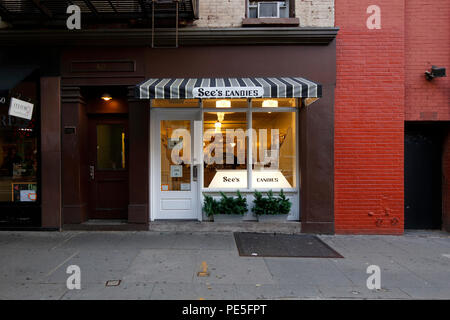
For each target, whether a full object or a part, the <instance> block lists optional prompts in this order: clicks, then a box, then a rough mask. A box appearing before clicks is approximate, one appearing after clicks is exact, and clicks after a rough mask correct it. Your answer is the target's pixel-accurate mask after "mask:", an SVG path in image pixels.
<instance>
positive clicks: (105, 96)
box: [102, 93, 112, 101]
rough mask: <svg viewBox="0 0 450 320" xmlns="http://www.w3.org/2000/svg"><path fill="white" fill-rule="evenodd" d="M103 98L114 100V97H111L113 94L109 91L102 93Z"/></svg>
mask: <svg viewBox="0 0 450 320" xmlns="http://www.w3.org/2000/svg"><path fill="white" fill-rule="evenodd" d="M102 99H103V100H105V101H109V100H112V97H111V95H110V94H109V93H104V94H103V95H102Z"/></svg>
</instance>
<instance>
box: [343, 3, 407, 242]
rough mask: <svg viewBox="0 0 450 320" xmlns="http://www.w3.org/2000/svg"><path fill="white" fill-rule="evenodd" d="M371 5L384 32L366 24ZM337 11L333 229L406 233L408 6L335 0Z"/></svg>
mask: <svg viewBox="0 0 450 320" xmlns="http://www.w3.org/2000/svg"><path fill="white" fill-rule="evenodd" d="M408 1H410V0H408ZM373 4H376V5H378V6H380V7H381V29H380V30H369V29H367V27H366V20H367V18H368V16H369V15H368V14H367V13H366V10H367V7H368V6H370V5H373ZM335 8H336V9H335V12H336V13H335V14H336V26H337V27H340V31H339V35H338V38H337V84H336V101H335V231H336V233H361V234H401V233H403V212H404V208H403V202H404V195H403V149H404V142H403V141H404V114H405V110H404V95H405V92H404V71H405V65H404V26H405V21H404V12H405V7H404V1H401V0H397V1H392V0H376V1H373V0H371V1H367V0H336V2H335Z"/></svg>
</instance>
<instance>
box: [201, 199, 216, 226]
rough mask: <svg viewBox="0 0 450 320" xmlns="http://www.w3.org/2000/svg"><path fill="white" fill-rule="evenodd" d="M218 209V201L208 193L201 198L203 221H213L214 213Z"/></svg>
mask: <svg viewBox="0 0 450 320" xmlns="http://www.w3.org/2000/svg"><path fill="white" fill-rule="evenodd" d="M218 209H219V202H218V201H217V200H216V199H214V198H213V197H212V196H210V195H205V196H204V199H203V208H202V213H203V221H211V222H212V221H214V214H216V213H217V211H218Z"/></svg>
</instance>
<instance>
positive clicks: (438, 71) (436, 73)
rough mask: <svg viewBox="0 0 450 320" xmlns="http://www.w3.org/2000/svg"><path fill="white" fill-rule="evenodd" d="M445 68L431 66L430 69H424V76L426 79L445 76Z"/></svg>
mask: <svg viewBox="0 0 450 320" xmlns="http://www.w3.org/2000/svg"><path fill="white" fill-rule="evenodd" d="M446 76H447V75H446V74H445V68H440V67H436V66H432V67H431V71H425V77H426V78H427V80H428V81H431V80H433V79H434V78H442V77H446Z"/></svg>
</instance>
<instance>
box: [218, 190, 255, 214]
mask: <svg viewBox="0 0 450 320" xmlns="http://www.w3.org/2000/svg"><path fill="white" fill-rule="evenodd" d="M220 195H221V196H222V198H221V199H220V201H219V213H221V214H239V215H243V214H245V213H246V212H247V210H248V206H247V199H246V198H244V197H243V196H242V194H241V193H240V192H239V191H237V197H231V196H227V195H226V194H225V193H223V192H221V193H220Z"/></svg>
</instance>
